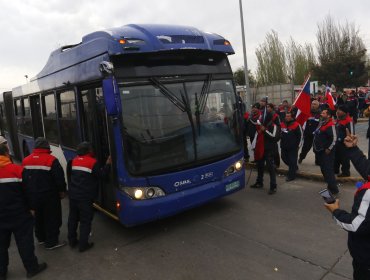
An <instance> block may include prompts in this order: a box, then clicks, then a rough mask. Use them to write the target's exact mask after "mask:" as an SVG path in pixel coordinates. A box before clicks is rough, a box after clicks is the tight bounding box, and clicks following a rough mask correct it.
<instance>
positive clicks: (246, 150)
mask: <svg viewBox="0 0 370 280" xmlns="http://www.w3.org/2000/svg"><path fill="white" fill-rule="evenodd" d="M243 146H244V159H249V151H248V138H247V134H246V133H244V134H243Z"/></svg>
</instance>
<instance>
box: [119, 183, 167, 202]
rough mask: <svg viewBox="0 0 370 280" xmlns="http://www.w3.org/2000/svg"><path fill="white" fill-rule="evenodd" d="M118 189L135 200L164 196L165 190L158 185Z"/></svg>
mask: <svg viewBox="0 0 370 280" xmlns="http://www.w3.org/2000/svg"><path fill="white" fill-rule="evenodd" d="M120 189H121V190H122V191H124V192H125V193H126V194H127V195H128V196H129V197H131V198H133V199H136V200H144V199H152V198H156V197H160V196H165V195H166V194H165V192H164V191H163V190H162V189H161V188H159V187H152V186H149V187H123V186H121V187H120Z"/></svg>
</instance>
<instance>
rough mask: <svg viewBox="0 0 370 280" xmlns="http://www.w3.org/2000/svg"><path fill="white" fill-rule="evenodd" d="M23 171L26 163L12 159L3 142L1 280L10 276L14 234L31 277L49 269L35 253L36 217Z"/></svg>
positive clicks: (0, 147)
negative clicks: (10, 254) (23, 181)
mask: <svg viewBox="0 0 370 280" xmlns="http://www.w3.org/2000/svg"><path fill="white" fill-rule="evenodd" d="M22 171H23V168H22V166H19V165H16V164H13V163H12V162H11V160H10V156H9V150H8V147H7V146H6V144H0V280H5V279H6V277H7V273H8V264H9V254H8V249H9V246H10V240H11V236H12V234H14V239H15V242H16V244H17V247H18V252H19V255H20V256H21V258H22V262H23V265H24V267H25V269H26V270H27V278H31V277H33V276H35V275H36V274H38V273H40V272H41V271H43V270H45V268H46V263H41V264H39V263H38V261H37V257H36V256H35V247H34V245H33V218H32V215H31V211H30V209H29V206H28V204H27V202H26V199H25V195H24V188H23V186H22Z"/></svg>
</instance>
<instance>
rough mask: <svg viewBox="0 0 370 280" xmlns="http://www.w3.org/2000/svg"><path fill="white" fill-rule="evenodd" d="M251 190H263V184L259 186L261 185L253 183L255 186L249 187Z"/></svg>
mask: <svg viewBox="0 0 370 280" xmlns="http://www.w3.org/2000/svg"><path fill="white" fill-rule="evenodd" d="M251 188H253V189H260V188H263V184H261V183H255V184H253V185H251Z"/></svg>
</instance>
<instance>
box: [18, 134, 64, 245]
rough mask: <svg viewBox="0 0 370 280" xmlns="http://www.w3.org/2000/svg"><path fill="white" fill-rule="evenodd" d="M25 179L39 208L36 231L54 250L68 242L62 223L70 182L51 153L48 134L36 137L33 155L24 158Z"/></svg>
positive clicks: (33, 204) (35, 207)
mask: <svg viewBox="0 0 370 280" xmlns="http://www.w3.org/2000/svg"><path fill="white" fill-rule="evenodd" d="M22 164H23V166H24V172H23V183H24V184H25V187H26V195H27V198H28V200H29V202H30V207H31V209H33V210H35V235H36V238H37V239H38V241H39V244H45V248H46V249H49V250H52V249H55V248H58V247H61V246H63V245H65V242H61V243H60V242H59V228H60V227H61V225H62V206H61V202H60V200H61V199H62V198H64V196H65V191H66V182H65V179H64V171H63V168H62V166H61V165H60V163H59V161H58V159H57V158H56V157H54V156H52V155H51V151H50V145H49V143H48V141H47V140H46V139H45V138H42V137H39V138H37V139H36V141H35V148H34V150H33V152H32V154H31V155H29V156H28V157H26V158H24V159H23V163H22Z"/></svg>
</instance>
